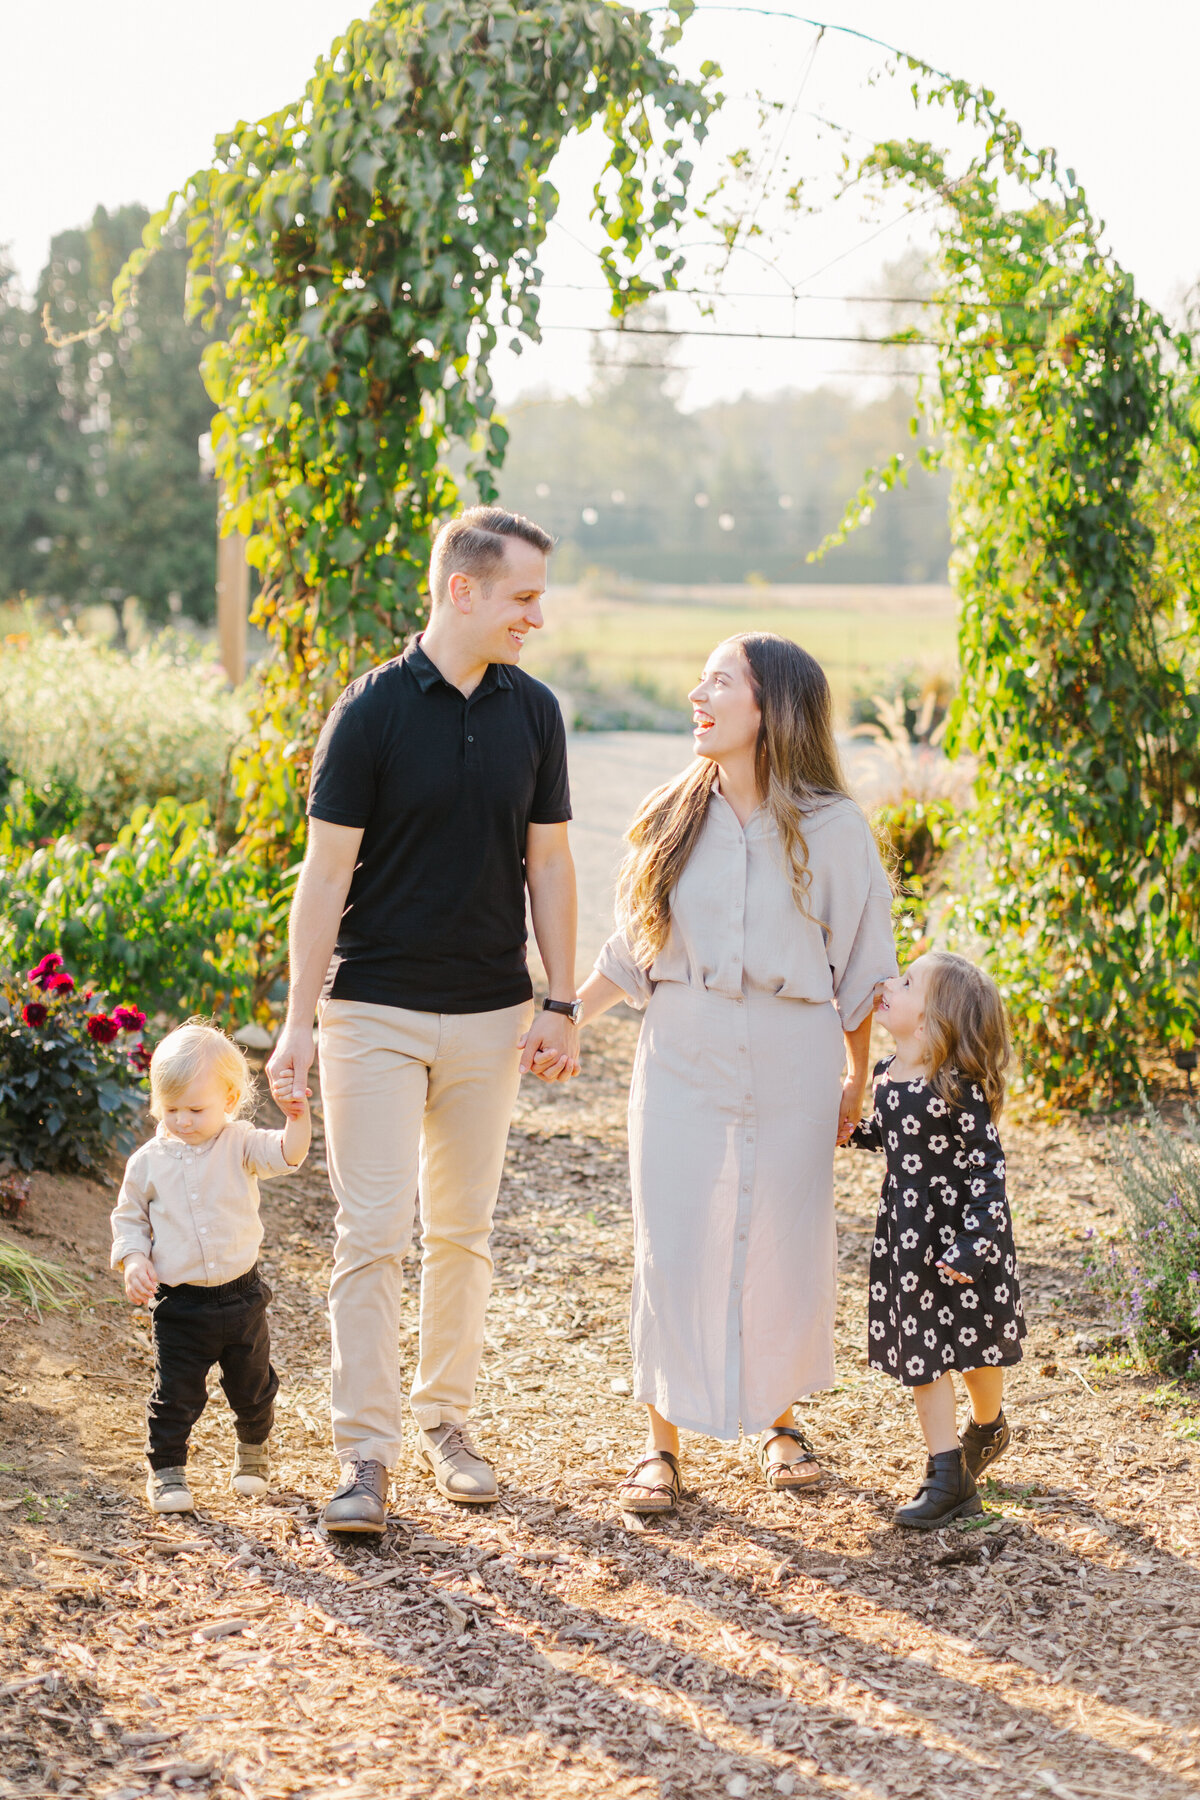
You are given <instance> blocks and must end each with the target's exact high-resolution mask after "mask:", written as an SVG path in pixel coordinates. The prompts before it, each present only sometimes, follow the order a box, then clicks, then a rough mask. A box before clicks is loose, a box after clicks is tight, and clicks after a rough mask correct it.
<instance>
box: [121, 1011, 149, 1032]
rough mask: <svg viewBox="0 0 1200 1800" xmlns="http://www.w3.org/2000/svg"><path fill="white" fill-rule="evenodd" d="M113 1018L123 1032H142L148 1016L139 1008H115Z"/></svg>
mask: <svg viewBox="0 0 1200 1800" xmlns="http://www.w3.org/2000/svg"><path fill="white" fill-rule="evenodd" d="M113 1018H114V1019H115V1020H116V1021H117V1024H118V1025H119V1026H120V1027H121V1030H122V1031H141V1030H142V1028H143V1026H144V1025H145V1023H146V1015H145V1013H144V1012H142V1010H141V1008H140V1007H137V1006H114V1007H113Z"/></svg>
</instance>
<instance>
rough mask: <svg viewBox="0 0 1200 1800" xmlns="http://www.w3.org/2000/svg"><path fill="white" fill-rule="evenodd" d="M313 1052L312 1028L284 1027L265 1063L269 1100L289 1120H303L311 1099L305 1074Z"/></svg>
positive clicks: (309, 1067)
mask: <svg viewBox="0 0 1200 1800" xmlns="http://www.w3.org/2000/svg"><path fill="white" fill-rule="evenodd" d="M315 1049H316V1045H315V1043H314V1041H313V1034H312V1027H311V1026H304V1025H285V1026H284V1028H283V1031H282V1032H281V1033H280V1037H279V1042H278V1043H277V1044H276V1046H275V1048H274V1050H273V1051H272V1052H271V1056H270V1060H269V1061H268V1063H267V1080H268V1081H269V1082H270V1084H271V1098H272V1100H274V1102H275V1104H276V1106H277V1107H278V1108H279V1110H280V1112H281V1113H284V1114H286V1116H287V1117H288V1118H289V1119H302V1118H303V1117H304V1115H305V1113H306V1112H307V1110H308V1102H309V1099H310V1098H311V1096H312V1089H311V1088H310V1087H309V1086H308V1071H309V1070H310V1069H311V1068H312V1061H313V1054H314V1052H315Z"/></svg>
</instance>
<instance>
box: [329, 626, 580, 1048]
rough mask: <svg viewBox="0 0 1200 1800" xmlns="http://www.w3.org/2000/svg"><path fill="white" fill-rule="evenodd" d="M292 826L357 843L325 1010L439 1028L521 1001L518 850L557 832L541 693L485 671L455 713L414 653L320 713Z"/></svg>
mask: <svg viewBox="0 0 1200 1800" xmlns="http://www.w3.org/2000/svg"><path fill="white" fill-rule="evenodd" d="M308 811H309V815H310V817H312V818H314V819H325V820H328V821H329V823H330V824H333V825H361V826H362V828H363V838H362V848H361V850H360V851H359V858H360V860H359V863H358V866H357V868H356V869H355V871H354V876H353V879H352V881H351V883H350V893H349V897H348V899H347V904H346V910H345V912H344V914H343V915H342V923H341V927H340V929H339V932H338V939H337V948H336V952H335V955H334V959H333V962H332V963H331V964H330V974H329V977H328V979H327V981H326V988H325V991H326V994H327V995H330V996H332V997H333V998H334V999H337V1000H366V1001H372V1002H374V1003H376V1004H379V1005H383V1006H404V1007H409V1008H411V1009H412V1010H413V1011H415V1012H446V1013H470V1012H490V1011H492V1010H493V1009H495V1008H499V1007H502V1006H515V1005H517V1004H518V1003H519V1002H520V1001H522V1000H528V999H529V997H530V995H531V994H532V993H533V987H532V984H531V983H530V980H529V972H528V970H527V968H526V966H525V834H526V832H527V830H528V828H529V826H530V825H555V824H558V823H560V822H561V821H562V820H564V819H569V818H570V817H571V798H570V793H569V791H568V787H567V755H566V733H565V731H564V729H563V721H562V714H561V712H560V711H559V709H558V702H557V701H556V700H555V698H554V695H553V694H552V693H551V692H550V690H549V688H547V687H543V685H542V683H541V682H540V681H535V680H534V679H533V677H532V676H531V675H526V674H525V672H524V671H523V670H522V669H518V668H508V667H505V666H504V665H502V664H496V663H493V664H489V666H488V670H487V673H486V674H485V675H484V677H483V680H482V681H481V682H480V684H479V686H478V687H477V688H476V689H475V691H474V693H473V694H472V695H471V696H470V698H469V699H468V698H465V697H464V696H463V694H462V693H460V691H459V689H458V688H456V687H451V685H450V684H449V682H447V681H445V680H444V679H443V678H442V676H441V675H440V674H439V673H438V671H437V669H436V668H435V667H434V666H433V664H432V663H431V662H430V660H429V658H428V657H427V656H426V655H425V652H424V651H423V650H422V649H421V646H420V640H419V639H418V640H417V641H416V642H415V643H412V644H410V645H409V647H408V649H407V650H406V651H405V652H404V654H403V656H400V657H397V658H396V659H395V661H393V662H389V663H384V664H383V665H382V667H380V668H378V669H372V670H371V672H370V673H369V674H367V675H362V676H360V677H359V679H358V680H357V681H354V682H351V684H350V686H349V687H348V688H347V689H346V691H345V693H344V694H342V695H341V696H340V697H339V699H338V700H337V702H336V703H335V705H334V707H333V710H332V712H331V713H330V715H329V717H328V719H327V720H326V722H325V729H324V730H323V731H322V733H321V738H320V742H319V743H318V745H317V751H316V756H315V757H314V759H313V768H312V782H311V785H310V787H309V796H308Z"/></svg>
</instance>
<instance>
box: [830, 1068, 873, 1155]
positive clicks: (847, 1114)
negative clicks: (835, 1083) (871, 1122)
mask: <svg viewBox="0 0 1200 1800" xmlns="http://www.w3.org/2000/svg"><path fill="white" fill-rule="evenodd" d="M866 1097H867V1090H866V1086H865V1085H864V1083H863V1082H861V1081H859V1079H858V1078H857V1076H854V1075H847V1077H846V1079H845V1081H843V1083H842V1100H841V1105H840V1106H839V1107H838V1128H837V1141H838V1143H839V1144H848V1143H849V1142H850V1133H851V1132H852V1131H853V1130H854V1127H855V1126H856V1125H857V1124H858V1121H859V1120H860V1119H861V1118H862V1114H863V1102H864V1100H865V1099H866Z"/></svg>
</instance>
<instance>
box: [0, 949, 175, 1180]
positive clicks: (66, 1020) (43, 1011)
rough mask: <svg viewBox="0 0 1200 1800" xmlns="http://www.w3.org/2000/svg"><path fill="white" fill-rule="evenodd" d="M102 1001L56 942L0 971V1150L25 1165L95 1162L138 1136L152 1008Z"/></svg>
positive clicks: (87, 1165)
mask: <svg viewBox="0 0 1200 1800" xmlns="http://www.w3.org/2000/svg"><path fill="white" fill-rule="evenodd" d="M99 1000H100V996H98V995H97V994H96V993H95V991H94V990H93V989H92V988H85V989H84V990H83V991H82V992H80V991H79V989H78V988H77V987H76V984H75V978H74V976H73V975H71V974H70V972H69V971H68V970H66V969H65V968H64V967H63V958H62V955H61V953H60V952H59V951H57V950H55V951H51V952H49V953H48V954H47V955H46V956H44V957H42V958H41V960H40V961H39V962H38V963H37V965H36V967H34V968H33V969H31V970H30V972H29V973H28V974H27V975H21V976H17V975H11V974H10V975H5V976H3V977H0V1153H2V1154H3V1155H4V1156H6V1157H8V1158H10V1159H11V1160H12V1161H13V1162H16V1163H18V1164H19V1165H20V1166H21V1168H23V1169H61V1168H71V1167H74V1168H80V1169H90V1168H92V1167H94V1166H95V1164H96V1163H98V1162H102V1161H103V1160H104V1158H105V1157H106V1156H108V1155H109V1154H111V1153H112V1152H113V1151H120V1152H122V1153H124V1154H128V1152H129V1151H130V1150H132V1149H133V1146H134V1144H135V1143H136V1142H137V1132H136V1123H137V1121H138V1120H139V1119H140V1116H141V1114H142V1111H143V1109H144V1106H145V1098H144V1094H143V1089H144V1086H145V1075H146V1070H147V1068H148V1067H149V1062H150V1059H149V1055H148V1053H147V1051H146V1047H145V1044H144V1043H143V1041H142V1031H143V1029H144V1027H145V1024H146V1015H145V1013H144V1012H142V1010H141V1008H140V1007H137V1006H131V1005H128V1004H125V1005H122V1006H115V1007H113V1008H112V1010H111V1011H109V1010H108V1009H106V1008H105V1007H104V1006H102V1005H100V1004H99Z"/></svg>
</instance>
